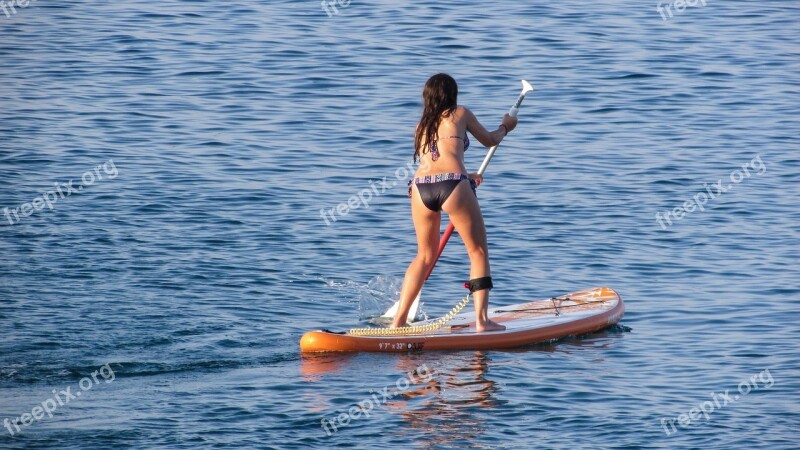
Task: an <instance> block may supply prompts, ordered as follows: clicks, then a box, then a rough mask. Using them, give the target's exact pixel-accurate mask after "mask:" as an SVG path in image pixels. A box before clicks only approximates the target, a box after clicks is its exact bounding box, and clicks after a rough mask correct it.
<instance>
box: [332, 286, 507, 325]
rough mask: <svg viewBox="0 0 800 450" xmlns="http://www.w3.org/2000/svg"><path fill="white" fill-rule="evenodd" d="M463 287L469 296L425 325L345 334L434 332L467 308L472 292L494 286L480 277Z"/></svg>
mask: <svg viewBox="0 0 800 450" xmlns="http://www.w3.org/2000/svg"><path fill="white" fill-rule="evenodd" d="M464 287H465V288H467V289H469V294H467V296H466V297H464V298H463V299H462V300H461V301H459V302H458V303H457V304H456V306H454V307H453V309H451V310H450V312H449V313H447V314H445V315H444V316H442V317H440V318H438V319H436V320H434V321H433V322H431V323H429V324H427V325H412V326H410V327H398V328H351V329H350V331H348V332H347V333H348V334H352V335H354V336H402V335H406V334H423V333H429V332H431V331H436V330H438V329H439V328H442V327H443V326H444V324H446V323H447V322H450V321H451V320H453V317H455V315H456V314H458V313H459V311H461V310H462V309H464V307H465V306H467V303H469V296H470V295H471V294H472V293H473V292H475V291H481V290H483V289H491V288H493V287H494V285H493V284H492V277H481V278H473V279H472V280H469V281H467V282H466V283H464Z"/></svg>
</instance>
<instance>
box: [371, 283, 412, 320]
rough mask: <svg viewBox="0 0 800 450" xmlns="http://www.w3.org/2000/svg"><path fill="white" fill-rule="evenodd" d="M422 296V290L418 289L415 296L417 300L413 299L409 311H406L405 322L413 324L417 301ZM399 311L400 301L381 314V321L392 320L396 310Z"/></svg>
mask: <svg viewBox="0 0 800 450" xmlns="http://www.w3.org/2000/svg"><path fill="white" fill-rule="evenodd" d="M421 296H422V289H420V291H419V294H417V298H415V299H414V303H412V304H411V309H409V310H408V319H407V320H406V321H407V322H413V321H414V318H415V317H417V309H418V308H419V299H420V297H421ZM398 309H400V301H399V300H398V301H396V302H394V305H392V307H391V308H389V310H388V311H386V312H385V313H383V315H382V316H381V319H394V316H395V315H397V310H398Z"/></svg>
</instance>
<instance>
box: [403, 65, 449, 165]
mask: <svg viewBox="0 0 800 450" xmlns="http://www.w3.org/2000/svg"><path fill="white" fill-rule="evenodd" d="M457 106H458V84H456V80H454V79H453V77H451V76H450V75H448V74H446V73H437V74H436V75H434V76H432V77H430V78H428V81H427V82H425V88H423V89H422V118H421V119H419V127H417V134H416V136H414V162H416V161H417V157H419V158H420V159H422V154H423V153H426V152H425V151H424V150H423V149H422V141H423V140H424V141H425V144H426V146H427V147H428V148H430V145H431V142H433V141H435V140H436V133H437V131H438V130H439V123H441V121H442V117H447V116H449V115H450V114H452V113H453V112H454V111H455V110H456V107H457Z"/></svg>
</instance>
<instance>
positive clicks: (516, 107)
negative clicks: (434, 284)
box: [425, 91, 527, 281]
mask: <svg viewBox="0 0 800 450" xmlns="http://www.w3.org/2000/svg"><path fill="white" fill-rule="evenodd" d="M526 93H527V92H525V91H523V92H522V93H521V94H520V95H519V98H517V102H516V103H514V106H512V107H511V110H510V111H508V115H509V116H511V117H517V113H518V112H519V106H520V105H521V104H522V100H524V99H525V94H526ZM498 145H500V144H498ZM498 145H495V146H494V147H492V148H490V149H489V152H488V153H486V157H485V158H483V163H481V167H480V168H479V169H478V175H483V173H484V172H486V168H487V167H488V166H489V161H491V160H492V157H493V156H494V153H495V152H496V151H497V147H498ZM455 229H456V227H455V225H453V222H450V223H449V224H447V229H446V230H444V234H442V238H441V239H440V240H439V251H438V252H437V253H436V259H434V260H433V264H431V268H430V269H428V273H426V274H425V281H428V278H430V276H431V274H432V273H433V268H434V267H435V266H436V263H437V262H438V261H439V257H440V256H442V252H443V251H444V247H445V245H447V241H449V240H450V236H452V235H453V231H455Z"/></svg>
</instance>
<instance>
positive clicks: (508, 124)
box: [464, 108, 517, 147]
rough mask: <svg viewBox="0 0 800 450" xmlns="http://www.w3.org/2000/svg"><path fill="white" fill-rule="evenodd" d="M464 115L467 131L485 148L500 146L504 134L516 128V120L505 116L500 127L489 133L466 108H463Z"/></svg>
mask: <svg viewBox="0 0 800 450" xmlns="http://www.w3.org/2000/svg"><path fill="white" fill-rule="evenodd" d="M464 114H465V117H466V119H467V131H469V132H470V133H471V134H472V135H473V136H475V139H477V140H478V141H479V142H480V143H481V144H483V145H485V146H486V147H494V146H495V145H498V144H500V142H501V141H502V140H503V138H504V137H505V136H506V134H508V133H509V132H510V131H511V130H513V129H514V128H515V127H516V126H517V118H516V117H511V116H509V115H508V114H506V115H505V116H503V123H502V125H501V126H499V127H497V129H496V130H494V131H489V130H487V129H486V128H485V127H484V126H483V125H482V124H481V123H480V122H479V121H478V118H477V117H475V114H473V113H472V111H470V110H469V109H468V108H464Z"/></svg>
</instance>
